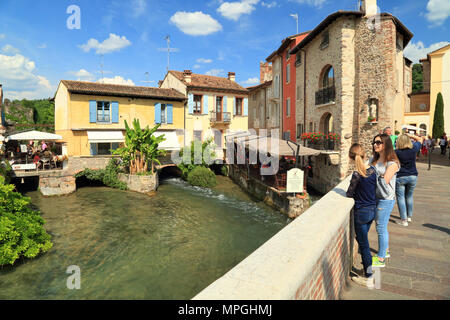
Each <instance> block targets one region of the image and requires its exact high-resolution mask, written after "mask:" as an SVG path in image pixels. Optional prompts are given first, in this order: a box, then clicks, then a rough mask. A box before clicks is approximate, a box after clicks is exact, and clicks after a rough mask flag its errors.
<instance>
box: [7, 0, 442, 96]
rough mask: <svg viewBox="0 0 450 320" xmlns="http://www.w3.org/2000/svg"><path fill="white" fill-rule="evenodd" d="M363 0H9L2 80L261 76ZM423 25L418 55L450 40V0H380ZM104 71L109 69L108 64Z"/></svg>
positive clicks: (45, 90) (414, 27) (50, 87)
mask: <svg viewBox="0 0 450 320" xmlns="http://www.w3.org/2000/svg"><path fill="white" fill-rule="evenodd" d="M357 3H358V1H357V0H342V1H336V0H264V1H261V0H240V1H234V0H229V1H223V0H205V1H197V0H166V1H155V0H121V1H116V0H112V1H111V0H34V1H29V0H0V84H3V89H4V96H5V98H9V99H23V98H26V99H40V98H49V97H54V95H55V92H56V89H57V86H58V84H59V82H60V80H82V81H101V80H102V79H103V81H104V82H105V83H118V84H130V85H137V86H151V87H157V86H158V81H159V80H162V79H164V76H165V74H166V72H167V65H168V58H167V49H164V48H167V42H166V37H167V36H170V46H171V48H172V50H173V52H172V53H171V55H170V69H171V70H180V71H182V70H192V71H193V72H194V73H200V74H209V75H217V76H224V77H226V76H227V74H228V72H230V71H231V72H235V73H236V81H237V82H238V83H239V84H241V85H242V86H244V87H247V86H251V85H255V84H258V83H259V62H260V61H265V59H266V58H267V57H268V56H269V55H270V54H271V53H272V52H273V51H274V50H276V49H277V48H278V47H279V46H280V44H281V41H282V40H283V39H284V38H286V37H288V36H290V35H293V34H296V32H297V24H296V20H295V19H294V18H293V17H291V16H290V15H291V14H298V16H299V32H303V31H308V30H312V29H314V28H315V27H316V26H317V25H318V24H319V23H320V22H321V21H322V20H323V19H325V18H326V17H327V16H328V15H329V14H331V13H333V12H336V11H338V10H356V8H357ZM378 6H379V7H380V10H381V12H388V13H391V14H393V15H395V16H396V17H397V18H399V19H400V20H401V21H402V22H403V24H404V25H405V26H406V27H407V28H408V29H409V30H410V31H411V32H412V33H413V34H414V37H413V39H412V41H411V42H410V44H409V45H408V47H407V48H406V49H405V55H406V56H407V57H408V58H410V59H412V60H413V61H414V62H417V61H418V59H420V58H424V57H426V54H427V53H429V52H431V51H434V50H436V49H438V48H440V47H442V46H444V45H445V44H447V43H449V41H450V18H449V15H450V0H395V1H392V0H378ZM101 71H103V76H102V72H101Z"/></svg>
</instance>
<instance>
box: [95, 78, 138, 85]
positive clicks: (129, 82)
mask: <svg viewBox="0 0 450 320" xmlns="http://www.w3.org/2000/svg"><path fill="white" fill-rule="evenodd" d="M97 82H100V83H106V84H124V85H127V86H134V85H135V84H134V82H133V81H132V80H131V79H128V80H125V79H124V78H122V77H121V76H115V77H114V78H103V79H99V80H98V81H97Z"/></svg>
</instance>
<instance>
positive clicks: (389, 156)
mask: <svg viewBox="0 0 450 320" xmlns="http://www.w3.org/2000/svg"><path fill="white" fill-rule="evenodd" d="M376 138H381V141H382V142H383V145H384V149H383V151H382V153H383V154H384V162H385V163H388V162H389V161H394V162H396V163H400V161H399V160H398V157H397V154H396V153H395V151H394V146H393V145H392V140H391V137H390V136H388V135H387V134H385V133H381V134H378V135H376V136H375V137H374V138H373V140H372V152H373V160H372V165H375V164H376V163H377V162H378V160H380V154H379V153H378V152H376V151H375V146H374V145H373V142H375V139H376Z"/></svg>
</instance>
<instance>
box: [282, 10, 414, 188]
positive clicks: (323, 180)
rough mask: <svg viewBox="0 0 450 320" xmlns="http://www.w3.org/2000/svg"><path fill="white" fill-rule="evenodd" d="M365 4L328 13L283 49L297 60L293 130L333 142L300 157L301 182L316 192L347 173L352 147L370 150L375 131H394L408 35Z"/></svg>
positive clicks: (398, 24)
mask: <svg viewBox="0 0 450 320" xmlns="http://www.w3.org/2000/svg"><path fill="white" fill-rule="evenodd" d="M373 4H375V6H376V1H369V2H365V1H363V6H362V8H361V10H360V11H338V12H336V13H333V14H331V15H330V16H328V17H327V18H326V19H325V20H324V21H322V22H321V23H320V24H319V25H318V26H317V27H316V28H315V29H314V30H313V31H311V32H310V33H309V34H308V36H307V37H306V38H305V39H303V40H302V41H301V42H300V43H299V44H298V45H297V46H296V47H295V48H294V49H293V50H291V54H292V55H294V56H296V60H297V61H298V63H297V72H296V76H297V85H298V86H299V87H300V89H299V97H298V99H297V104H296V109H297V113H296V121H297V125H298V126H299V128H300V127H301V128H300V130H303V131H305V132H315V131H320V132H322V133H325V134H329V133H335V134H338V135H339V137H340V140H339V142H337V143H335V142H333V143H335V145H333V146H332V147H331V148H330V147H329V148H326V149H329V151H326V152H324V153H323V154H322V155H321V156H319V157H315V158H312V159H310V160H308V161H310V163H311V165H312V171H311V172H310V177H309V182H310V183H311V184H312V186H313V187H314V188H315V189H317V190H319V191H321V192H328V191H329V190H330V189H331V188H332V187H334V186H335V185H337V184H338V183H339V182H340V181H341V180H342V179H344V178H345V177H346V176H347V175H348V174H349V170H350V165H349V159H348V150H349V149H350V146H351V145H352V143H355V142H358V143H361V144H362V145H363V147H364V149H365V150H366V151H367V152H369V151H371V150H372V147H371V141H372V138H373V137H374V136H375V135H376V134H378V133H379V132H380V131H382V129H383V128H385V127H387V126H391V127H392V128H396V129H398V128H401V123H402V121H403V119H402V117H403V113H404V110H405V109H406V108H407V106H406V103H407V100H406V99H405V97H407V94H409V93H410V92H407V90H406V87H407V86H406V85H405V84H404V81H405V75H404V71H405V59H404V58H403V48H404V47H405V46H406V45H407V44H408V43H409V41H410V40H411V38H412V33H411V32H410V31H409V30H408V29H407V28H406V27H405V26H404V25H403V24H402V23H401V22H400V21H399V20H398V19H397V18H395V17H394V16H392V15H390V14H387V13H381V14H377V15H376V16H375V14H376V10H375V11H373V8H372V7H371V6H372V5H373ZM369 5H370V7H369ZM345 137H347V138H348V139H345ZM298 141H299V142H300V140H298Z"/></svg>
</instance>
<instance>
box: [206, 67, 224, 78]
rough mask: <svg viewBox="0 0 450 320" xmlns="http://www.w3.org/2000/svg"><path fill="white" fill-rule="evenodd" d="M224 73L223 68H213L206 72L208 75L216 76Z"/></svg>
mask: <svg viewBox="0 0 450 320" xmlns="http://www.w3.org/2000/svg"><path fill="white" fill-rule="evenodd" d="M223 73H224V70H223V69H211V70H209V71H207V72H206V73H205V74H206V75H207V76H216V77H218V76H220V75H222V74H223Z"/></svg>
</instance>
